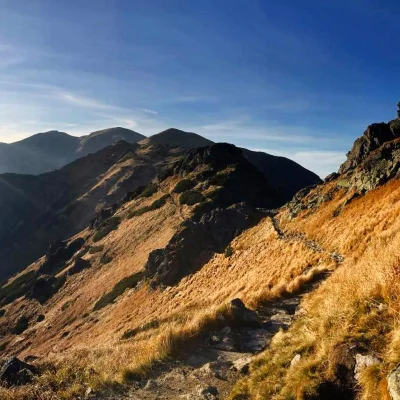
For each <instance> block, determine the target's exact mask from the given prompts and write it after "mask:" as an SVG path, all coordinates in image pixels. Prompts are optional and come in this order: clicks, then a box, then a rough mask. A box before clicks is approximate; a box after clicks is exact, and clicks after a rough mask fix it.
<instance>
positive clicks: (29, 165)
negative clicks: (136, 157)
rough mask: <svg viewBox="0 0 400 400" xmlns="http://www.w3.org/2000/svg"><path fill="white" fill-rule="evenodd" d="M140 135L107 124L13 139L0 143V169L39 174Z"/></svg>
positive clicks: (137, 138) (10, 171)
mask: <svg viewBox="0 0 400 400" xmlns="http://www.w3.org/2000/svg"><path fill="white" fill-rule="evenodd" d="M143 138H144V136H143V135H140V134H139V133H136V132H134V131H131V130H129V129H124V128H110V129H105V130H102V131H98V132H93V133H91V134H90V135H88V136H83V137H80V138H79V137H75V136H70V135H68V134H67V133H65V132H59V131H49V132H45V133H38V134H36V135H33V136H30V137H28V138H26V139H24V140H21V141H19V142H15V143H10V144H6V143H0V173H7V172H9V173H19V174H34V175H36V174H40V173H44V172H47V171H51V170H54V169H57V168H61V167H62V166H64V165H66V164H68V163H70V162H71V161H73V160H75V159H77V158H79V157H82V156H85V155H87V154H89V153H93V152H96V151H98V150H100V149H102V148H104V147H106V146H109V145H111V144H114V143H116V142H117V141H118V140H125V141H127V142H130V143H136V142H138V141H140V140H142V139H143Z"/></svg>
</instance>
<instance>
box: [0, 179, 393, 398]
mask: <svg viewBox="0 0 400 400" xmlns="http://www.w3.org/2000/svg"><path fill="white" fill-rule="evenodd" d="M175 184H176V181H172V180H171V181H170V182H167V183H166V185H165V187H162V188H161V191H160V192H159V193H157V194H155V195H154V196H153V197H152V198H149V199H144V200H143V199H141V200H137V201H134V202H132V203H130V204H127V205H126V207H125V208H124V210H123V211H122V212H121V217H124V213H127V212H128V210H129V209H130V208H131V207H143V206H145V205H147V204H151V202H152V201H154V200H155V199H156V198H158V197H160V196H161V195H162V194H163V193H166V192H169V191H170V190H172V188H173V187H174V186H175ZM344 199H345V197H344V195H343V193H338V194H337V196H336V198H335V199H334V200H333V201H332V202H330V203H326V204H324V205H323V206H322V207H321V208H320V210H318V211H317V212H316V213H315V214H312V215H310V216H308V217H305V218H304V219H298V220H293V221H291V220H289V219H288V218H287V217H286V214H285V212H283V213H282V215H281V216H280V218H281V220H282V223H283V225H284V227H285V229H286V230H287V231H304V232H306V233H307V234H308V235H309V236H310V237H312V238H314V239H315V240H317V241H318V242H320V243H322V244H323V245H324V246H325V247H326V248H327V249H329V250H330V251H334V250H339V251H340V252H341V253H343V254H344V255H345V256H346V261H345V262H344V263H343V264H341V265H340V267H339V268H337V269H336V270H335V264H334V262H333V261H331V260H330V259H329V258H328V257H327V256H326V255H325V254H321V253H316V252H314V251H313V250H311V249H310V248H308V247H306V246H305V245H304V243H302V242H300V241H282V240H280V239H278V237H277V235H276V232H275V231H274V229H273V226H272V224H271V221H270V220H269V218H265V219H264V220H262V221H261V222H260V223H259V224H258V225H257V226H255V227H253V228H251V229H249V230H247V231H246V232H244V233H242V234H241V235H239V236H238V237H237V238H236V239H234V240H233V241H232V243H231V252H230V255H229V256H226V255H225V254H216V255H215V256H214V257H213V258H212V259H211V260H210V261H209V262H208V263H207V264H206V265H204V266H203V267H202V268H201V269H200V270H199V271H197V272H196V273H194V274H192V275H190V276H187V277H185V278H184V279H182V281H181V282H179V283H178V284H177V285H176V286H174V287H171V288H167V290H165V291H161V290H150V289H149V288H148V287H147V286H143V287H140V288H139V289H138V290H128V291H126V292H125V293H124V295H123V296H121V297H120V298H118V299H117V300H116V302H115V303H114V304H111V305H109V306H107V307H105V308H104V309H102V310H100V311H97V312H93V311H92V309H93V305H94V303H95V302H96V301H97V300H98V299H99V298H100V297H101V296H102V295H103V294H104V293H106V292H108V291H110V290H111V289H112V287H113V286H114V285H115V284H116V283H117V282H119V281H120V280H121V279H122V278H124V277H126V276H129V275H131V274H132V273H134V272H138V271H141V270H142V269H143V267H144V265H145V263H146V261H147V257H148V254H149V252H150V251H152V250H154V249H156V248H162V247H164V246H165V245H166V244H167V243H168V241H169V239H170V238H171V237H172V235H173V234H174V232H175V231H176V229H177V227H178V226H179V223H180V222H181V218H182V213H183V212H184V213H185V214H184V215H187V214H188V213H189V212H190V209H188V208H184V209H183V210H182V209H180V208H179V206H178V203H177V198H175V197H174V196H172V197H171V198H170V199H169V200H168V201H167V204H166V205H165V206H163V207H162V208H160V209H158V210H154V211H150V212H148V213H146V214H143V215H141V216H138V217H134V218H132V219H130V220H125V219H123V221H122V223H121V225H120V226H119V228H118V229H117V230H116V231H113V232H111V233H110V234H109V235H108V236H107V237H105V238H104V239H102V240H101V241H100V242H99V244H101V245H104V249H105V250H104V251H107V254H108V255H110V257H111V258H112V261H111V263H109V264H106V265H101V264H100V262H99V259H100V256H101V253H98V254H97V253H96V254H93V255H90V254H87V255H86V256H85V257H87V258H90V260H91V262H92V264H93V267H92V268H91V269H89V270H85V271H84V272H82V273H80V274H77V275H76V276H73V277H70V278H68V280H67V283H66V285H65V287H64V288H62V289H61V291H60V292H59V293H58V294H57V295H55V296H54V298H52V299H51V301H50V302H48V304H45V305H44V306H40V305H38V304H37V303H34V302H28V301H26V300H24V299H20V300H18V301H16V302H15V303H13V304H11V305H10V306H9V307H8V309H7V315H8V316H9V318H10V319H12V318H16V317H17V316H18V315H19V314H20V313H21V307H22V306H24V307H25V308H24V312H29V313H32V314H38V313H42V314H45V315H46V319H45V321H43V322H41V323H36V324H35V323H32V324H31V326H30V328H29V329H28V330H27V331H26V332H24V333H23V335H21V336H20V337H14V336H11V335H9V336H7V338H6V340H8V341H10V345H9V347H8V348H7V352H11V351H12V352H14V353H15V354H19V355H20V356H21V357H23V356H26V355H28V354H35V355H39V356H42V357H43V359H42V360H43V362H45V363H47V362H51V363H52V364H53V365H55V368H56V370H57V371H59V372H58V373H59V374H60V375H61V376H62V375H63V374H67V375H68V374H69V373H70V372H68V371H69V370H68V368H69V366H71V365H77V366H79V371H81V373H80V374H78V375H74V374H71V380H66V381H65V382H67V383H66V384H65V387H64V386H63V387H61V386H60V385H59V384H58V383H57V382H58V381H59V380H60V379H59V378H58V375H57V373H56V374H52V376H53V378H52V379H54V380H55V381H54V383H53V384H50V383H47V384H44V383H42V384H41V385H39V386H41V387H42V388H43V390H42V392H41V393H42V395H43V396H47V395H49V396H50V395H53V394H54V393H57V395H58V396H59V398H68V396H70V397H69V398H74V396H75V397H77V396H79V395H81V394H82V393H83V392H84V391H85V390H86V389H87V388H88V387H93V388H96V389H98V388H100V389H102V390H108V389H107V388H109V387H110V385H111V387H112V389H113V390H115V389H116V387H115V386H113V385H115V384H116V383H119V384H122V383H123V382H124V380H126V379H128V380H129V379H130V378H133V377H136V376H137V375H143V374H145V373H146V372H147V371H148V369H149V368H151V366H152V365H153V363H154V362H155V361H156V360H160V359H165V358H167V357H169V356H171V355H173V354H175V352H176V351H177V349H179V348H181V347H182V346H183V345H184V344H185V343H188V342H190V341H191V340H193V339H195V338H196V336H197V335H198V334H200V333H201V332H202V331H204V330H207V329H209V327H210V326H213V325H214V324H215V321H216V314H217V313H221V312H223V309H224V306H225V305H226V304H227V303H228V302H229V301H230V300H232V299H233V298H236V297H240V298H242V299H243V300H244V301H245V302H246V303H247V304H249V305H251V306H252V307H256V306H257V305H258V304H259V303H265V302H266V301H268V300H271V299H276V298H279V297H281V296H285V295H287V294H290V293H296V292H298V291H299V290H300V289H301V288H302V287H303V286H304V285H305V284H306V283H308V282H310V281H312V280H313V279H314V278H315V277H316V276H317V275H318V274H321V273H322V272H324V271H328V270H329V271H333V274H332V275H331V276H330V277H329V278H328V280H327V281H326V282H325V283H324V284H322V285H321V286H320V288H319V289H318V290H316V291H315V292H314V293H312V294H310V295H307V296H306V297H305V299H304V302H303V307H304V308H305V310H306V311H307V315H306V316H305V317H304V318H302V319H300V320H298V321H297V322H296V324H295V325H294V326H293V328H292V329H291V330H290V331H289V332H288V333H286V334H284V333H281V334H279V335H278V336H277V337H276V338H275V339H274V341H273V343H272V346H271V348H270V349H269V350H268V351H267V353H266V354H265V355H262V356H260V357H259V359H258V361H257V362H256V363H254V365H253V367H252V371H253V372H252V374H251V375H250V377H249V378H248V379H247V380H245V381H243V382H240V383H239V384H238V386H237V388H236V389H235V394H234V395H233V397H232V398H240V397H238V396H239V395H242V394H243V393H247V394H248V395H250V396H251V397H253V398H256V399H262V398H268V399H286V400H287V399H291V398H293V399H295V398H298V399H301V398H307V393H310V392H311V391H312V390H313V388H315V387H316V386H317V385H318V383H319V382H320V381H321V379H329V374H330V370H329V368H327V367H326V365H327V360H328V358H329V354H330V351H331V349H332V348H333V346H334V345H335V344H337V343H341V342H343V341H346V340H349V338H353V339H357V340H363V342H364V343H365V344H366V345H367V346H368V347H369V348H370V349H371V351H373V352H374V353H376V354H377V355H379V356H380V357H382V359H383V360H384V364H383V366H382V367H381V368H380V369H379V371H375V370H373V371H366V372H365V374H363V378H362V382H361V383H362V387H363V390H362V392H361V393H363V394H362V396H364V397H362V399H363V400H367V399H373V398H374V397H373V396H374V395H376V393H378V392H379V395H381V392H382V393H384V387H385V386H384V385H383V384H382V382H383V379H384V376H385V374H386V373H387V371H388V370H389V369H390V368H391V366H392V365H394V364H395V363H396V362H398V361H400V329H399V325H398V312H399V311H400V310H399V306H398V300H399V298H398V295H399V293H400V292H399V287H398V283H397V282H398V273H399V257H400V250H399V248H398V247H399V246H398V243H399V240H400V229H399V228H400V219H399V218H398V215H399V212H400V183H399V182H395V183H392V184H390V185H387V186H385V187H383V188H381V189H379V190H377V191H374V192H371V193H369V194H367V195H366V196H365V197H363V198H360V199H357V200H354V201H353V202H352V203H351V204H349V205H348V206H346V207H345V209H344V211H343V212H342V214H341V215H339V216H338V217H333V216H332V215H333V212H334V210H336V209H337V208H338V206H339V205H340V204H341V202H343V201H344ZM86 233H87V232H85V233H84V234H86ZM67 302H70V306H69V307H68V308H64V310H62V306H63V304H65V303H67ZM380 304H382V306H380ZM152 321H157V324H152ZM141 326H147V328H146V329H139V331H138V333H137V335H136V336H134V337H132V338H131V339H127V340H120V338H121V337H122V336H123V334H124V333H125V332H126V331H128V330H132V329H137V328H139V327H141ZM66 331H67V332H68V334H67V335H66V336H65V337H63V338H61V335H62V334H63V333H64V332H66ZM297 353H299V354H302V359H301V362H300V363H299V364H298V365H297V366H296V367H295V368H288V366H289V365H290V361H291V359H292V358H293V356H294V355H295V354H297ZM63 371H64V372H63ZM85 371H94V373H93V374H92V375H91V374H89V375H88V374H87V372H85ZM44 376H46V374H45V375H44ZM40 379H44V378H40ZM49 379H50V378H49ZM50 380H51V379H50ZM61 380H62V379H61ZM115 382H116V383H115ZM105 383H107V384H105ZM49 386H52V387H54V388H55V389H54V391H53V394H52V393H50V394H48V393H47V394H46V390H48V389H46V388H47V387H49ZM32 390H39V389H34V388H33V387H26V388H23V389H15V390H12V391H10V390H7V391H4V390H3V393H2V392H0V398H2V397H1V396H2V395H3V396H4V398H5V399H7V397H6V396H9V397H8V398H16V399H17V398H21V399H31V398H40V397H38V394H37V393H36V394H34V395H32V393H34V392H32ZM18 391H20V392H18ZM10 393H11V394H10ZM383 395H384V394H382V396H383ZM12 396H14V397H12ZM19 396H20V397H19ZM24 396H25V397H24ZM32 396H33V397H32ZM34 396H36V397H34ZM62 396H64V397H62ZM235 396H236V397H235ZM48 398H51V397H48ZM378 398H380V397H378ZM382 398H383V397H382ZM43 399H47V398H46V397H43Z"/></svg>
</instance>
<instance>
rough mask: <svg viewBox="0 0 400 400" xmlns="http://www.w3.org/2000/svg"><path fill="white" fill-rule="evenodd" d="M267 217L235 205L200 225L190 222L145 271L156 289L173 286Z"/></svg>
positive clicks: (209, 215)
mask: <svg viewBox="0 0 400 400" xmlns="http://www.w3.org/2000/svg"><path fill="white" fill-rule="evenodd" d="M262 216H263V214H262V213H261V212H259V211H257V210H256V209H254V208H253V207H250V206H248V205H246V204H243V203H242V204H235V205H233V206H231V207H229V208H226V209H216V210H213V211H211V212H210V213H207V214H205V215H203V217H202V218H201V220H200V222H193V221H190V220H186V221H185V222H183V223H182V225H181V228H180V230H179V231H178V232H177V233H176V234H175V235H174V236H173V237H172V239H171V240H170V241H169V243H168V244H167V246H166V247H165V248H164V249H157V250H154V251H152V252H151V253H150V254H149V258H148V260H147V263H146V266H145V270H146V274H147V276H148V277H149V278H150V280H151V283H152V285H153V286H158V285H160V284H163V285H166V286H171V285H173V284H175V283H177V282H178V281H179V280H180V279H181V278H183V277H184V276H186V275H188V274H190V273H192V272H194V271H196V269H197V268H199V267H200V266H201V265H203V264H204V263H206V262H207V261H208V260H209V259H210V258H211V257H212V255H213V254H214V253H215V252H219V253H221V252H223V251H224V249H225V248H226V246H227V245H228V244H229V243H230V241H231V240H232V239H233V238H234V237H235V236H237V235H238V234H239V233H240V232H242V231H243V230H245V229H247V228H248V227H250V226H252V225H253V224H255V223H256V222H258V221H259V220H260V219H261V218H262Z"/></svg>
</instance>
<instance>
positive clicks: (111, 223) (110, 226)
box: [93, 217, 121, 242]
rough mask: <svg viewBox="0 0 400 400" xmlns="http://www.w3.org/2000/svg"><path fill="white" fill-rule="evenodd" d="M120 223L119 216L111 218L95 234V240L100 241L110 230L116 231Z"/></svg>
mask: <svg viewBox="0 0 400 400" xmlns="http://www.w3.org/2000/svg"><path fill="white" fill-rule="evenodd" d="M120 223H121V219H120V218H119V217H111V218H109V219H108V221H107V223H106V224H105V225H104V226H103V227H102V228H101V229H100V230H99V231H97V232H96V233H95V234H94V236H93V242H98V241H100V240H101V239H103V238H104V237H106V236H107V235H108V234H109V233H110V232H112V231H115V230H116V229H117V228H118V225H119V224H120Z"/></svg>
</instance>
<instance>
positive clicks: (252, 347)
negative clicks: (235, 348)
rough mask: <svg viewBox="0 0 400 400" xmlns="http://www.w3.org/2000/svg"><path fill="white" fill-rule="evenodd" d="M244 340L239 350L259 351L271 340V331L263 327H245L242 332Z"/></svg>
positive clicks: (247, 351)
mask: <svg viewBox="0 0 400 400" xmlns="http://www.w3.org/2000/svg"><path fill="white" fill-rule="evenodd" d="M243 333H244V335H245V338H246V340H244V341H243V342H242V343H241V344H240V349H241V351H244V352H246V353H259V352H260V351H262V350H264V349H265V348H266V347H267V345H268V343H269V342H270V340H271V336H272V335H271V332H270V331H269V330H265V329H247V330H246V331H244V332H243Z"/></svg>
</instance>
